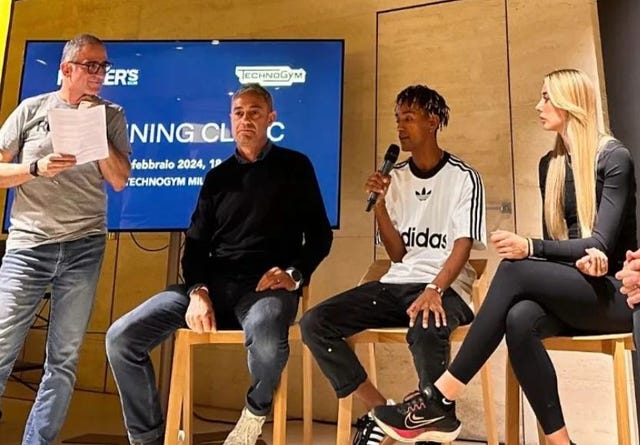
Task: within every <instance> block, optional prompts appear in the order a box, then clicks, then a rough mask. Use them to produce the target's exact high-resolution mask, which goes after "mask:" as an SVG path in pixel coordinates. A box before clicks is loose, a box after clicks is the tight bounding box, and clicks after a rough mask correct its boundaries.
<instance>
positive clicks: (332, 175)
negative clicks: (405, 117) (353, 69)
mask: <svg viewBox="0 0 640 445" xmlns="http://www.w3.org/2000/svg"><path fill="white" fill-rule="evenodd" d="M63 46H64V42H42V41H31V42H27V46H26V54H25V61H24V67H23V73H22V84H21V89H20V100H22V99H24V98H27V97H30V96H34V95H37V94H41V93H45V92H48V91H53V90H57V89H58V88H59V87H60V82H61V78H60V74H59V64H60V55H61V53H62V48H63ZM106 47H107V53H108V57H109V60H110V61H111V62H112V63H113V64H114V68H113V69H112V70H111V71H109V72H108V73H107V75H106V78H105V82H104V87H103V89H102V92H101V96H102V97H104V98H106V99H107V100H110V101H112V102H115V103H117V104H119V105H122V106H123V107H124V109H125V113H126V116H127V121H128V134H129V141H130V143H131V147H132V155H131V164H132V174H131V178H130V179H129V181H128V183H127V187H126V188H125V189H124V190H123V191H122V192H119V193H116V192H114V191H113V190H112V189H111V188H110V187H107V189H108V193H109V196H108V223H107V227H108V229H109V230H110V231H148V230H157V231H171V230H185V229H186V228H187V227H188V226H189V222H190V218H191V214H192V212H193V209H194V206H195V203H196V200H197V196H198V192H199V190H200V186H201V185H202V183H203V179H204V177H205V175H206V173H207V172H208V171H209V169H211V168H213V167H215V166H216V165H218V164H219V163H220V162H222V161H223V160H224V159H226V158H227V157H229V156H230V155H232V153H233V151H234V149H235V143H234V141H233V139H232V136H231V126H230V118H229V112H230V97H231V94H232V93H233V92H234V91H235V90H237V89H238V88H239V87H240V86H241V84H244V83H260V84H261V85H263V86H265V87H266V88H267V89H268V90H269V91H270V92H271V94H272V95H273V98H274V108H275V109H276V112H277V117H276V120H275V122H274V123H273V124H272V125H271V127H270V128H269V137H270V139H271V140H272V141H274V142H275V143H276V144H278V145H282V146H285V147H289V148H293V149H295V150H298V151H301V152H303V153H305V154H306V155H307V156H308V157H309V158H310V159H311V162H312V163H313V165H314V167H315V170H316V174H317V176H318V181H319V183H320V189H321V192H322V196H323V198H324V203H325V206H326V209H327V213H328V215H329V220H330V222H331V224H332V226H333V227H334V228H335V227H338V225H339V191H340V183H339V182H340V146H341V118H342V116H341V113H342V80H343V78H342V76H343V59H344V42H343V41H342V40H295V41H294V40H284V41H282V40H278V41H264V40H258V41H240V40H237V41H236V40H234V41H217V40H213V41H211V40H208V41H186V42H182V41H111V42H106ZM12 195H13V194H12V193H10V195H9V197H8V199H7V206H6V209H5V217H4V225H3V226H4V230H5V231H6V230H7V228H8V221H9V216H8V214H9V208H10V207H9V206H10V202H11V201H10V200H11V199H12Z"/></svg>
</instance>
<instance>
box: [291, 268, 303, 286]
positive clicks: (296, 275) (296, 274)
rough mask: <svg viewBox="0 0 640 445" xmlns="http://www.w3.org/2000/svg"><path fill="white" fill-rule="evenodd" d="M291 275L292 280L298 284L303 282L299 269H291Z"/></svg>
mask: <svg viewBox="0 0 640 445" xmlns="http://www.w3.org/2000/svg"><path fill="white" fill-rule="evenodd" d="M289 273H290V274H291V278H293V281H295V282H296V283H298V282H300V281H302V274H301V273H300V271H299V270H298V269H294V268H291V269H289Z"/></svg>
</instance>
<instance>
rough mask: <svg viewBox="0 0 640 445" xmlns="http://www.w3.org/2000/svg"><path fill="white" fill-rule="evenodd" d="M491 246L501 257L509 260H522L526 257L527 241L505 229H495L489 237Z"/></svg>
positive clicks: (527, 251) (527, 250)
mask: <svg viewBox="0 0 640 445" xmlns="http://www.w3.org/2000/svg"><path fill="white" fill-rule="evenodd" d="M489 239H490V241H491V244H492V245H493V248H494V249H495V250H496V252H497V253H498V255H500V256H501V257H502V258H507V259H510V260H522V259H524V258H527V257H528V256H529V255H530V253H531V252H529V241H528V240H527V239H526V238H525V237H523V236H520V235H516V234H515V233H513V232H507V231H506V230H496V231H495V232H493V233H491V237H490V238H489Z"/></svg>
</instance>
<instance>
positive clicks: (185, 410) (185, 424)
mask: <svg viewBox="0 0 640 445" xmlns="http://www.w3.org/2000/svg"><path fill="white" fill-rule="evenodd" d="M183 349H184V352H185V354H184V365H183V366H186V367H187V369H186V371H185V373H184V375H185V377H184V382H185V384H184V395H183V402H182V429H183V431H184V440H183V441H182V445H191V444H192V441H193V428H192V427H193V370H194V369H193V368H194V366H193V356H194V354H193V345H191V344H190V343H187V344H186V346H185V347H184V348H183Z"/></svg>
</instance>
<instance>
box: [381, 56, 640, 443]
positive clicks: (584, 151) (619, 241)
mask: <svg viewBox="0 0 640 445" xmlns="http://www.w3.org/2000/svg"><path fill="white" fill-rule="evenodd" d="M536 110H537V111H538V113H539V117H540V121H541V123H542V127H543V128H544V129H545V130H547V131H554V132H556V133H557V138H556V143H555V147H554V149H553V150H552V151H550V152H549V153H548V154H547V155H545V156H544V157H543V158H542V159H541V160H540V166H539V172H540V189H541V192H542V198H543V203H544V220H543V227H544V230H543V232H544V237H543V239H529V238H525V237H522V236H519V235H517V234H515V233H511V232H506V231H497V232H494V233H493V234H492V236H491V243H492V244H493V246H494V248H495V249H496V251H497V252H498V254H499V255H500V256H501V257H503V258H504V260H503V261H502V262H501V263H500V266H499V267H498V270H497V272H496V275H495V277H494V279H493V282H492V283H491V286H490V288H489V291H488V293H487V297H486V299H485V302H484V304H483V306H482V308H481V309H480V311H479V312H478V314H477V316H476V319H475V321H474V322H473V323H472V325H471V330H470V332H469V334H468V336H467V338H466V341H465V342H464V343H463V345H462V347H461V349H460V351H459V353H458V355H457V356H456V357H455V359H454V360H453V362H452V363H451V365H450V366H449V368H448V370H447V371H445V373H444V374H443V375H442V376H441V377H440V378H439V379H438V380H437V381H436V382H435V384H434V385H432V386H427V387H423V388H420V389H419V390H418V391H416V392H415V393H413V394H411V395H409V396H408V397H407V398H406V399H405V402H404V403H402V404H399V405H395V406H387V407H382V406H381V407H377V408H375V409H374V411H373V416H374V418H375V419H376V421H377V422H378V424H379V425H380V426H381V427H382V429H383V430H384V431H385V433H387V434H388V435H390V436H392V437H393V438H395V439H396V440H401V441H404V442H410V441H418V440H426V441H438V442H445V441H451V440H453V439H455V437H456V436H457V435H458V433H459V432H460V429H461V425H460V421H459V420H458V419H457V418H456V415H455V400H456V399H457V398H458V397H459V396H460V395H461V393H462V391H463V390H464V388H465V386H466V385H467V383H468V382H469V380H471V378H472V377H473V376H474V375H475V374H476V373H477V372H478V371H479V370H480V367H481V366H482V365H483V364H484V363H485V361H486V360H487V359H488V358H489V356H490V355H491V354H492V353H493V351H494V350H495V349H496V347H497V346H498V344H499V343H500V341H501V340H502V338H503V336H506V340H507V346H508V349H509V357H510V359H511V363H512V365H513V368H514V371H515V373H516V375H517V377H518V379H519V381H520V384H521V386H522V388H523V390H524V393H525V395H526V396H527V398H528V399H529V402H530V403H531V406H532V407H533V410H534V412H535V414H536V416H537V418H538V421H539V422H540V424H541V425H542V428H543V429H544V432H545V433H546V435H547V443H549V444H551V445H568V444H570V443H572V442H571V441H570V438H569V433H568V432H567V429H566V427H565V423H564V418H563V414H562V409H561V406H560V400H559V398H558V388H557V380H556V373H555V370H554V368H553V364H552V362H551V360H550V359H549V355H548V354H547V351H546V350H545V349H544V347H543V345H542V339H544V338H546V337H550V336H557V335H567V334H596V333H615V332H624V331H627V332H628V331H630V330H631V329H632V310H631V309H630V308H629V307H628V306H627V302H626V300H625V298H623V297H622V296H621V295H620V292H619V291H620V286H621V283H620V281H619V280H617V279H616V278H615V277H614V276H613V275H612V274H608V273H607V272H604V274H603V275H602V276H601V277H594V276H590V275H589V274H585V273H583V272H581V271H580V270H579V269H578V267H577V266H578V265H579V266H580V267H581V268H583V269H584V270H585V271H589V270H593V271H595V272H597V273H600V274H602V273H603V271H605V270H611V271H614V272H615V271H617V270H620V269H621V268H622V265H623V262H624V260H625V252H626V251H627V250H628V249H635V247H636V246H637V243H636V221H635V207H636V205H635V204H636V203H635V194H634V193H635V181H634V173H633V163H632V160H631V156H630V154H629V151H628V150H627V149H626V148H625V147H624V146H623V145H622V144H621V143H620V142H619V141H618V140H616V139H614V138H612V137H610V136H608V135H606V134H604V131H603V130H600V129H599V128H598V120H597V113H596V99H595V91H594V88H593V84H592V83H591V81H590V80H589V78H588V77H587V76H586V75H585V74H584V73H583V72H582V71H579V70H573V69H564V70H558V71H554V72H552V73H549V74H548V75H547V76H545V79H544V82H543V85H542V92H541V98H540V101H539V102H538V105H537V106H536ZM592 249H597V250H599V251H600V252H604V253H606V256H605V255H601V254H600V253H599V252H596V251H595V250H592ZM585 255H586V256H587V258H584V257H585ZM607 258H609V260H607ZM576 263H578V264H576Z"/></svg>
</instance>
